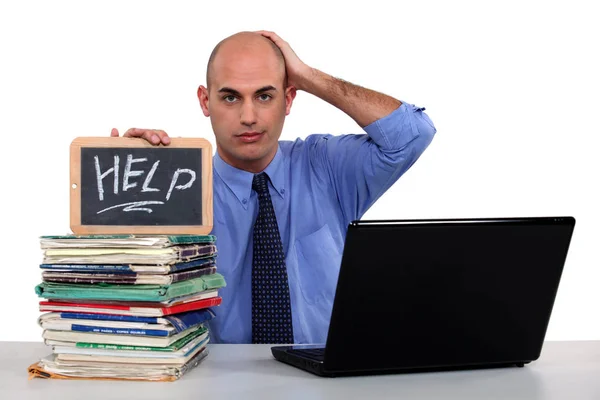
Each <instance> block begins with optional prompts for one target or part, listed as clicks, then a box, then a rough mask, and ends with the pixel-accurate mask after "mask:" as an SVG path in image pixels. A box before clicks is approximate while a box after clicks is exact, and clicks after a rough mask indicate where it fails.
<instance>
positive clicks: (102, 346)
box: [75, 342, 172, 352]
mask: <svg viewBox="0 0 600 400" xmlns="http://www.w3.org/2000/svg"><path fill="white" fill-rule="evenodd" d="M75 347H79V348H81V349H103V350H133V351H159V352H169V351H172V350H171V349H170V348H168V347H145V346H127V345H123V344H101V343H84V342H77V344H76V345H75Z"/></svg>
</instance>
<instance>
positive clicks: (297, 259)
mask: <svg viewBox="0 0 600 400" xmlns="http://www.w3.org/2000/svg"><path fill="white" fill-rule="evenodd" d="M423 110H424V108H418V107H415V106H414V105H411V104H406V103H402V105H401V106H400V107H398V109H396V110H395V111H393V112H392V113H390V114H389V115H387V116H385V117H383V118H381V119H379V120H377V121H375V122H373V123H372V124H370V125H368V126H366V127H365V128H364V130H365V132H366V133H367V135H365V134H360V135H359V134H356V135H340V136H332V135H326V134H315V135H310V136H308V137H307V138H306V139H304V140H302V139H296V140H295V141H280V142H279V149H278V150H277V154H276V155H275V158H274V159H273V160H272V161H271V163H270V164H269V165H268V166H267V168H266V169H265V172H266V173H267V174H268V176H269V178H270V180H271V184H270V185H269V189H270V193H271V199H272V201H273V207H274V209H275V214H276V216H277V223H278V225H279V232H280V234H281V241H282V243H283V249H284V252H285V262H286V267H287V273H288V279H289V286H290V300H291V306H292V323H293V328H294V341H295V343H325V341H326V338H327V329H328V327H329V319H330V316H331V310H332V306H333V297H334V293H335V287H336V284H337V277H338V273H339V268H340V262H341V258H342V250H343V246H344V238H345V236H346V230H347V227H348V224H349V223H350V222H351V221H352V220H357V219H360V218H361V217H362V215H363V214H364V213H365V212H366V211H367V210H368V209H369V207H370V206H371V205H372V204H373V203H374V202H375V200H377V199H378V198H379V197H380V196H381V195H382V194H383V193H384V192H385V191H386V190H387V189H388V188H389V187H390V186H392V184H393V183H394V182H395V181H396V180H397V179H398V178H399V177H400V176H401V175H402V174H404V172H406V171H407V170H408V169H409V168H410V167H411V165H412V164H413V163H414V162H415V161H416V160H417V159H418V158H419V156H420V155H421V154H422V153H423V151H424V150H425V149H426V148H427V146H428V145H429V143H430V142H431V140H432V139H433V136H434V134H435V132H436V129H435V127H434V125H433V123H432V122H431V120H430V119H429V117H428V116H427V114H425V113H424V112H423ZM213 161H214V162H213V168H214V174H213V195H214V199H213V224H214V227H213V231H212V234H213V235H216V237H217V242H216V244H217V249H218V258H217V268H218V271H219V272H220V273H221V274H223V276H224V277H225V280H226V282H227V287H225V288H223V289H221V290H220V294H221V296H222V297H223V303H222V304H221V306H219V307H215V308H214V311H215V312H216V314H217V316H216V318H215V319H213V320H212V321H211V323H210V329H211V341H212V342H213V343H250V342H251V339H252V302H251V299H252V296H251V291H252V284H251V271H252V231H253V225H254V221H255V219H256V216H257V214H258V198H257V195H256V193H255V192H254V191H253V190H252V177H253V174H252V173H250V172H246V171H242V170H239V169H237V168H234V167H232V166H231V165H229V164H227V163H225V162H224V161H223V160H222V159H221V157H220V156H219V154H218V153H216V154H215V156H214V159H213Z"/></svg>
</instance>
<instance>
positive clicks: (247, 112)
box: [240, 101, 256, 126]
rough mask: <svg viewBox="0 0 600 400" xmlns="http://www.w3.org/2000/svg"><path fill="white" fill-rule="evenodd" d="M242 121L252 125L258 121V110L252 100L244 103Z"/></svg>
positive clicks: (241, 112) (243, 123) (241, 113)
mask: <svg viewBox="0 0 600 400" xmlns="http://www.w3.org/2000/svg"><path fill="white" fill-rule="evenodd" d="M240 122H241V123H242V125H247V126H251V125H253V124H255V123H256V110H255V109H254V104H252V102H251V101H246V102H244V104H242V109H241V111H240Z"/></svg>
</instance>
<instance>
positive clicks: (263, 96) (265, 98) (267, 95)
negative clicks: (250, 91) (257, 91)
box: [258, 93, 271, 101]
mask: <svg viewBox="0 0 600 400" xmlns="http://www.w3.org/2000/svg"><path fill="white" fill-rule="evenodd" d="M258 98H259V99H260V100H262V101H267V100H269V99H270V98H271V95H270V94H266V93H263V94H261V95H260V96H258Z"/></svg>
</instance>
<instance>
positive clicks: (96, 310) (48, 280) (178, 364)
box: [29, 235, 225, 381]
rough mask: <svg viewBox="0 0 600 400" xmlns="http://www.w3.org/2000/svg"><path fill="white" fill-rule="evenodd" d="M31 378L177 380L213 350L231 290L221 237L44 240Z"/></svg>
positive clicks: (50, 237) (82, 237)
mask: <svg viewBox="0 0 600 400" xmlns="http://www.w3.org/2000/svg"><path fill="white" fill-rule="evenodd" d="M40 242H41V248H42V250H43V251H44V261H43V264H41V265H40V268H41V270H42V280H43V282H42V283H41V284H40V285H38V286H37V287H36V293H37V294H38V296H40V297H42V298H44V299H46V300H45V301H41V302H40V311H42V312H44V314H42V315H41V316H40V318H39V320H38V323H39V324H40V326H41V327H42V328H43V338H44V341H45V343H46V344H47V345H49V346H52V350H53V352H52V354H51V355H49V356H47V357H44V358H42V359H41V360H39V362H37V363H35V364H33V365H31V366H30V367H29V374H30V377H43V378H59V379H122V380H153V381H173V380H176V379H178V378H180V377H181V376H182V375H183V374H185V373H186V372H187V371H189V370H190V369H191V368H193V367H195V366H197V365H198V364H199V363H200V362H201V361H202V360H203V359H204V358H205V357H206V356H207V354H208V349H207V347H206V345H207V343H208V341H209V336H210V332H209V327H208V321H210V320H211V319H212V318H214V317H215V313H214V311H213V310H212V309H211V308H210V307H214V306H218V305H219V304H221V297H219V294H218V289H219V288H222V287H224V286H225V280H224V278H223V276H222V275H221V274H219V273H217V267H216V255H217V248H216V245H215V237H214V236H212V235H198V236H195V235H179V236H166V235H140V236H138V235H89V236H74V235H68V236H42V237H41V238H40Z"/></svg>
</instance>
